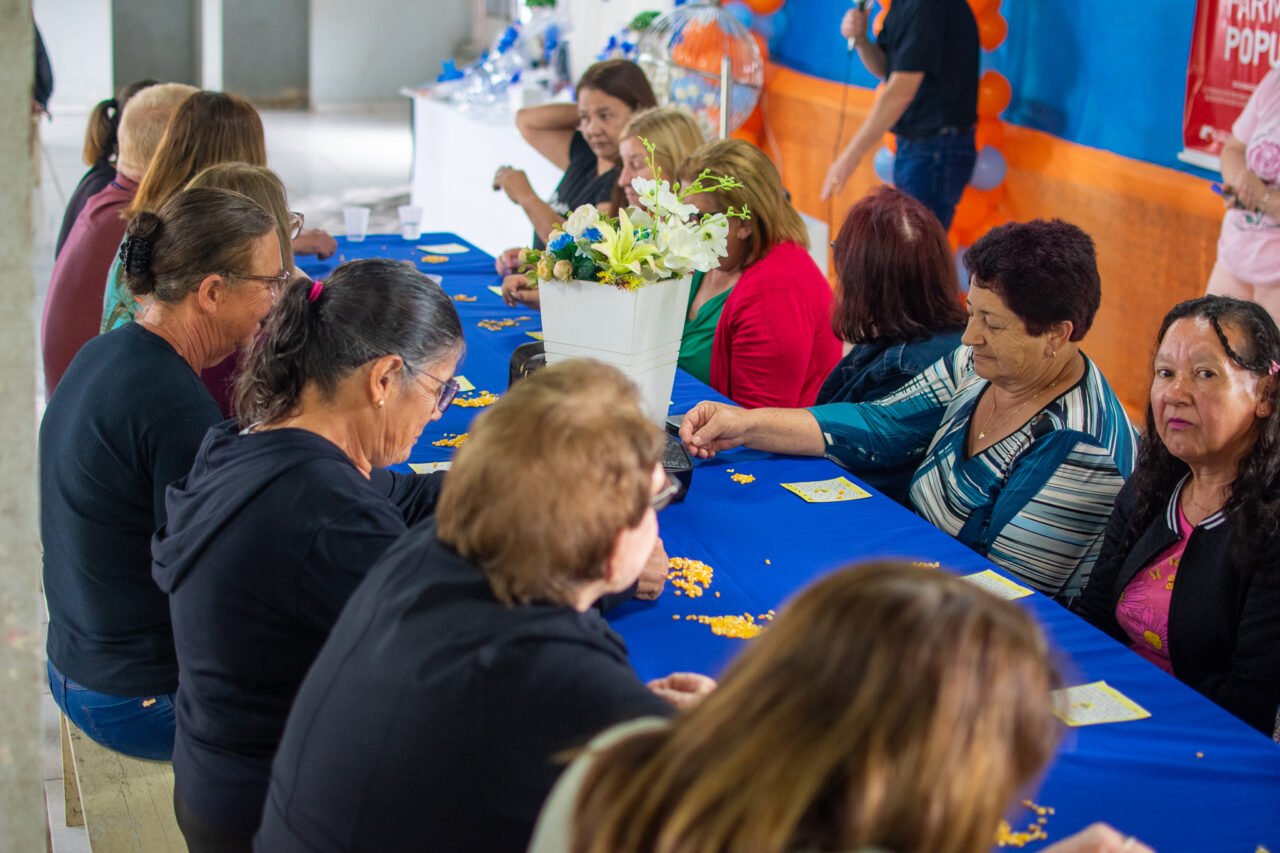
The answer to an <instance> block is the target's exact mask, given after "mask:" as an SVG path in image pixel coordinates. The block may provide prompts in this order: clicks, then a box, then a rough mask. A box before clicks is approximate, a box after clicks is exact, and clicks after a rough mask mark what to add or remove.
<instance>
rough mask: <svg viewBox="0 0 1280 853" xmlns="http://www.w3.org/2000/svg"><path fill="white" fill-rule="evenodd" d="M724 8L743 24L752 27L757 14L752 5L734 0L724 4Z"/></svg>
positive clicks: (748, 27)
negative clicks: (752, 9)
mask: <svg viewBox="0 0 1280 853" xmlns="http://www.w3.org/2000/svg"><path fill="white" fill-rule="evenodd" d="M722 8H723V9H724V10H725V11H726V12H728V13H729V14H730V15H733V16H734V17H735V18H737V19H738V20H739V21H741V22H742V26H744V27H746V28H747V29H751V24H752V23H753V22H754V21H755V19H756V14H755V12H752V11H751V7H750V6H748V5H747V4H746V3H742V2H739V0H733V2H732V3H726V4H724V6H723V7H722Z"/></svg>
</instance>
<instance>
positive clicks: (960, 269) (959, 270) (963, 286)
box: [956, 246, 969, 293]
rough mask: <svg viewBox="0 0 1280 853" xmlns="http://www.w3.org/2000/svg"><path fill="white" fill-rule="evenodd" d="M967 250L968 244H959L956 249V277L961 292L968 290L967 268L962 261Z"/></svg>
mask: <svg viewBox="0 0 1280 853" xmlns="http://www.w3.org/2000/svg"><path fill="white" fill-rule="evenodd" d="M968 251H969V247H968V246H960V247H959V248H957V249H956V278H958V279H959V280H960V292H961V293H968V292H969V268H968V267H967V266H965V263H964V256H965V253H966V252H968Z"/></svg>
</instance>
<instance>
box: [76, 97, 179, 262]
mask: <svg viewBox="0 0 1280 853" xmlns="http://www.w3.org/2000/svg"><path fill="white" fill-rule="evenodd" d="M159 82H160V81H159V80H151V79H146V80H139V81H137V82H136V83H130V84H129V85H128V86H125V87H124V88H123V89H121V90H120V96H119V97H118V98H107V99H106V100H105V101H99V102H98V105H97V106H96V107H94V108H93V112H91V113H89V126H88V127H87V128H85V131H84V164H85V165H86V166H88V167H89V171H87V172H85V173H84V177H82V178H81V179H80V183H79V184H77V185H76V189H75V192H73V193H72V194H71V200H70V201H69V202H67V210H66V212H65V213H63V214H62V228H61V229H60V230H59V231H58V242H57V244H56V245H55V246H54V249H53V257H54V259H55V260H56V259H57V257H58V255H60V254H62V244H63V243H65V242H67V235H68V234H70V233H71V226H72V225H74V224H75V221H76V217H77V216H79V215H80V211H81V210H83V209H84V204H85V202H87V201H88V200H89V198H90V197H91V196H94V195H97V194H98V193H99V192H100V191H101V190H103V189H105V188H106V186H107V185H108V184H110V183H111V182H112V181H114V180H115V178H116V160H117V159H118V158H119V156H120V144H119V139H118V131H119V129H120V117H121V116H123V115H124V105H125V104H127V103H128V102H129V99H130V98H132V97H133V96H134V95H136V94H138V93H139V92H141V91H142V90H143V89H146V88H147V87H149V86H155V85H157V84H159Z"/></svg>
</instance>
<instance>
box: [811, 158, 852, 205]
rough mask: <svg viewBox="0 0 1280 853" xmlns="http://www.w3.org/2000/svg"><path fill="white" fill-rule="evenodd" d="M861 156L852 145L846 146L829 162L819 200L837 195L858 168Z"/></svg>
mask: <svg viewBox="0 0 1280 853" xmlns="http://www.w3.org/2000/svg"><path fill="white" fill-rule="evenodd" d="M861 160H862V158H861V157H859V156H858V155H857V153H856V152H855V151H854V149H853V147H852V146H848V147H846V148H845V149H844V150H843V151H841V152H840V156H839V157H837V158H836V161H835V162H834V163H832V164H831V168H830V169H828V170H827V176H826V177H825V178H823V179H822V193H821V195H820V196H819V199H818V200H819V201H826V200H827V199H828V198H830V197H832V196H834V195H837V194H838V193H839V192H840V190H842V189H844V185H845V183H846V182H847V181H848V180H849V177H850V176H851V175H852V174H853V171H854V170H855V169H857V168H858V163H859V161H861Z"/></svg>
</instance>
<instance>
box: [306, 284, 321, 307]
mask: <svg viewBox="0 0 1280 853" xmlns="http://www.w3.org/2000/svg"><path fill="white" fill-rule="evenodd" d="M322 290H324V282H322V281H317V282H316V283H315V284H313V285H311V293H310V294H308V296H307V301H308V302H315V301H316V300H317V299H319V298H320V291H322Z"/></svg>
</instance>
